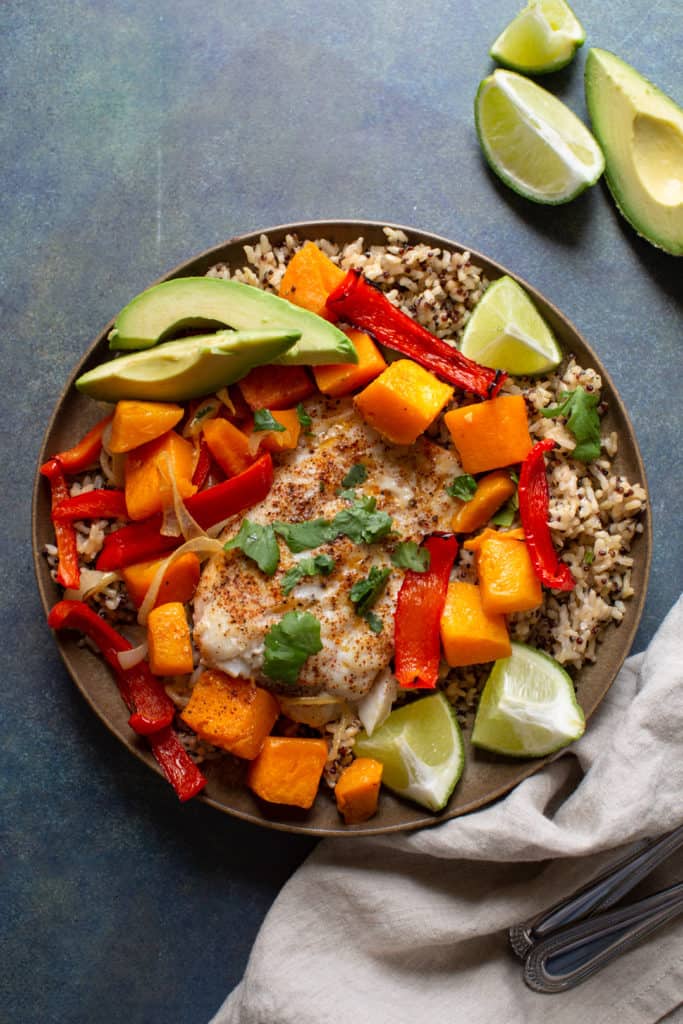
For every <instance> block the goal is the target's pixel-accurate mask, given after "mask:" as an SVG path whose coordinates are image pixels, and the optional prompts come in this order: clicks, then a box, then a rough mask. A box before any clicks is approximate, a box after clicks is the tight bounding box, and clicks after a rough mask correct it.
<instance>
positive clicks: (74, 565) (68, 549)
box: [40, 459, 81, 590]
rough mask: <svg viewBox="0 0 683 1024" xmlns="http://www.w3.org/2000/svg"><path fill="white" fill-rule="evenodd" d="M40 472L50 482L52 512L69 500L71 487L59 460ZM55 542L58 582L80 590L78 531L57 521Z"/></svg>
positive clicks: (55, 460) (48, 464) (45, 466)
mask: <svg viewBox="0 0 683 1024" xmlns="http://www.w3.org/2000/svg"><path fill="white" fill-rule="evenodd" d="M40 472H41V473H42V474H43V476H46V477H47V479H48V480H49V481H50V490H51V494H52V511H53V513H54V510H55V509H56V508H58V506H59V505H60V504H61V503H62V502H64V501H68V499H69V487H68V485H67V482H66V478H65V476H64V469H63V467H62V464H61V463H60V461H59V460H58V459H50V460H49V461H48V462H46V463H45V464H44V465H42V466H41V467H40ZM54 530H55V540H56V541H57V554H58V556H59V562H58V565H57V582H58V583H61V585H62V586H63V587H65V588H67V589H70V590H78V587H79V585H80V582H81V570H80V569H79V566H78V545H77V543H76V531H75V530H74V528H73V526H72V525H71V523H69V522H65V521H63V520H60V519H57V520H55V523H54Z"/></svg>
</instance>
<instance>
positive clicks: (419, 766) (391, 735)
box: [354, 693, 465, 811]
mask: <svg viewBox="0 0 683 1024" xmlns="http://www.w3.org/2000/svg"><path fill="white" fill-rule="evenodd" d="M354 752H355V753H356V754H357V755H358V756H359V757H373V758H375V760H377V761H380V762H381V763H382V765H383V766H384V771H383V774H382V782H383V783H384V785H386V786H387V787H388V788H389V789H391V790H393V792H395V793H397V794H398V795H399V796H402V797H406V798H407V799H409V800H414V801H415V803H418V804H420V805H421V806H422V807H427V808H428V809H429V810H430V811H440V810H442V809H443V808H444V807H445V806H446V804H447V803H448V800H449V799H450V796H451V794H452V793H453V790H454V789H455V787H456V785H457V783H458V781H459V779H460V777H461V775H462V772H463V768H464V764H465V746H464V743H463V739H462V734H461V732H460V726H459V725H458V721H457V718H456V715H455V710H454V709H453V707H452V706H451V704H450V703H449V702H448V700H447V699H446V697H445V696H444V694H442V693H437V694H433V695H432V696H429V697H422V698H420V699H419V700H416V701H413V702H411V703H410V704H406V705H405V706H404V707H401V708H398V709H397V710H396V711H392V712H391V714H390V715H389V717H388V718H387V719H386V720H385V721H384V722H383V724H382V725H381V726H380V727H379V728H378V729H377V730H375V732H373V734H372V736H368V735H367V733H364V732H362V733H359V735H358V737H357V738H356V742H355V746H354Z"/></svg>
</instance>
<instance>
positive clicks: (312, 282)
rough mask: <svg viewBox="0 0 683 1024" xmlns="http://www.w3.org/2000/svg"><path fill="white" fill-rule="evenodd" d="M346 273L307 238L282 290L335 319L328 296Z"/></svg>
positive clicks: (300, 303) (299, 303)
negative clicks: (330, 309)
mask: <svg viewBox="0 0 683 1024" xmlns="http://www.w3.org/2000/svg"><path fill="white" fill-rule="evenodd" d="M344 276H345V275H344V271H343V270H342V269H341V268H340V267H338V266H337V265H336V263H333V262H332V260H331V259H330V258H329V256H326V255H325V253H324V252H323V251H322V249H319V248H318V246H317V245H316V244H315V242H304V244H303V245H302V247H301V248H300V249H299V251H298V252H296V253H294V255H293V256H292V258H291V260H290V261H289V263H288V264H287V269H286V270H285V272H284V275H283V277H282V280H281V281H280V288H279V294H280V297H281V298H283V299H288V300H289V302H293V303H294V305H295V306H302V307H303V309H310V311H311V313H317V314H318V316H322V317H324V318H325V319H326V320H333V319H334V316H333V315H332V314H331V313H330V311H329V310H328V308H327V305H326V303H327V296H328V295H329V294H330V292H332V291H334V289H335V288H336V287H337V285H338V284H339V283H340V282H341V281H343V279H344ZM268 408H272V406H268Z"/></svg>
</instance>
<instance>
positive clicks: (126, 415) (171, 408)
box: [109, 399, 183, 454]
mask: <svg viewBox="0 0 683 1024" xmlns="http://www.w3.org/2000/svg"><path fill="white" fill-rule="evenodd" d="M182 418H183V407H182V405H176V404H175V403H174V402H138V401H131V400H129V399H123V400H121V401H120V402H117V403H116V409H115V410H114V418H113V420H112V423H111V438H110V440H109V450H110V451H112V452H114V453H116V454H120V453H122V452H129V451H131V449H133V448H139V447H140V445H141V444H146V443H147V442H148V441H153V440H154V439H155V438H157V437H161V435H162V434H165V433H166V432H167V431H168V430H173V428H174V427H175V425H176V423H179V422H180V420H181V419H182Z"/></svg>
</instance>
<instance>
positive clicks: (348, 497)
mask: <svg viewBox="0 0 683 1024" xmlns="http://www.w3.org/2000/svg"><path fill="white" fill-rule="evenodd" d="M337 494H338V495H339V497H340V498H342V499H343V500H344V501H355V500H356V498H357V497H358V495H357V493H356V491H354V489H353V487H342V488H340V490H338V491H337Z"/></svg>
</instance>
